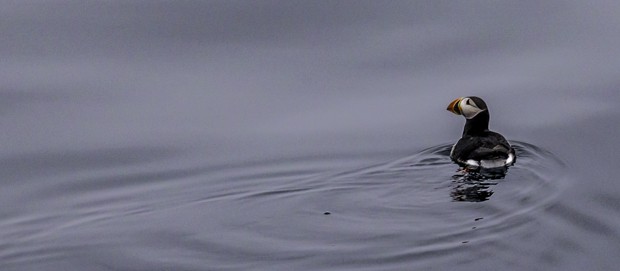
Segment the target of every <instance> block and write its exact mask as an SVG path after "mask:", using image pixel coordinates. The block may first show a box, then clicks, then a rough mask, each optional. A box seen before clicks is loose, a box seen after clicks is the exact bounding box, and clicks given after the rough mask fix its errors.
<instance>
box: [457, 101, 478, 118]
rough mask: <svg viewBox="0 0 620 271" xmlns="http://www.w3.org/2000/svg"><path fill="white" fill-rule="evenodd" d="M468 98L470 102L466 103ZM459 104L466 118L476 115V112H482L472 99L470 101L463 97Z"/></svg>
mask: <svg viewBox="0 0 620 271" xmlns="http://www.w3.org/2000/svg"><path fill="white" fill-rule="evenodd" d="M468 100H469V102H470V104H467V101H468ZM459 106H460V107H461V113H462V114H463V116H465V118H466V119H471V118H473V117H475V116H476V115H478V113H480V112H482V110H480V108H478V106H477V105H476V103H474V101H472V100H471V99H463V100H462V101H461V102H460V104H459Z"/></svg>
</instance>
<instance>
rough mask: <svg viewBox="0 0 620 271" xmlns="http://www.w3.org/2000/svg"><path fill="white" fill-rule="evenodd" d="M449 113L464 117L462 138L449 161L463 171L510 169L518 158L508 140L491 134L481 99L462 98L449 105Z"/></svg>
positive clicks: (485, 109)
mask: <svg viewBox="0 0 620 271" xmlns="http://www.w3.org/2000/svg"><path fill="white" fill-rule="evenodd" d="M447 109H448V111H450V112H452V113H454V114H457V115H462V116H463V117H465V128H464V129H463V135H462V137H461V139H459V140H458V141H457V142H456V143H455V144H454V146H452V150H450V158H451V159H452V161H454V162H455V163H457V164H459V165H460V166H462V167H463V168H464V169H471V170H475V169H497V168H507V167H508V166H511V165H513V164H514V162H515V160H516V154H515V150H514V148H513V147H512V146H511V145H510V143H509V142H508V140H506V138H504V136H502V135H501V134H499V133H496V132H493V131H490V130H489V119H490V115H489V108H488V107H487V104H486V103H485V102H484V100H482V99H481V98H480V97H476V96H469V97H460V98H457V99H455V100H454V101H452V102H451V103H450V104H449V105H448V108H447Z"/></svg>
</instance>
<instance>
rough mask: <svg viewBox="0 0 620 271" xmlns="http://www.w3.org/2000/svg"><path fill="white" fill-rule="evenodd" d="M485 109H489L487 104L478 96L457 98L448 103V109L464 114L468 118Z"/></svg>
mask: <svg viewBox="0 0 620 271" xmlns="http://www.w3.org/2000/svg"><path fill="white" fill-rule="evenodd" d="M485 110H488V108H487V104H486V103H485V102H484V101H483V100H482V99H480V98H478V97H476V96H470V97H461V98H457V99H456V100H454V101H452V102H451V103H450V104H449V105H448V111H450V112H452V113H454V114H457V115H463V116H464V117H465V118H466V119H472V118H473V117H475V116H476V115H478V114H479V113H480V112H483V111H485Z"/></svg>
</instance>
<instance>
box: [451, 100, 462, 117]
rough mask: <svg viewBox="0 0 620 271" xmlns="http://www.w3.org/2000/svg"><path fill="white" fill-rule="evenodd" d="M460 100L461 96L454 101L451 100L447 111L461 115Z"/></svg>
mask: <svg viewBox="0 0 620 271" xmlns="http://www.w3.org/2000/svg"><path fill="white" fill-rule="evenodd" d="M461 100H463V97H461V98H456V99H455V100H454V101H452V102H451V103H450V104H449V105H448V111H450V112H452V113H454V114H457V115H461V114H462V111H461Z"/></svg>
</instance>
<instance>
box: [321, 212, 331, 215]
mask: <svg viewBox="0 0 620 271" xmlns="http://www.w3.org/2000/svg"><path fill="white" fill-rule="evenodd" d="M323 214H324V215H331V214H332V213H330V212H325V213H323Z"/></svg>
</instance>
